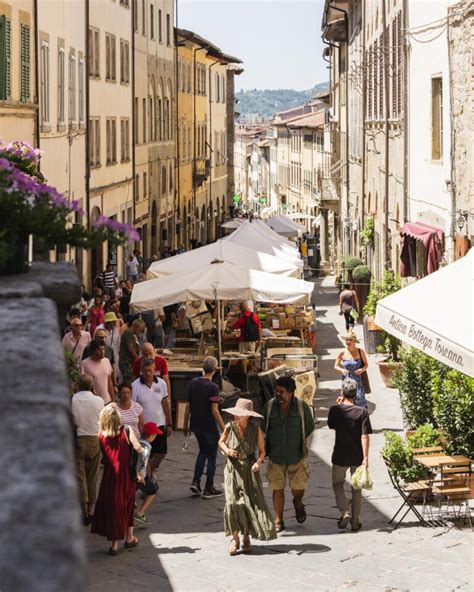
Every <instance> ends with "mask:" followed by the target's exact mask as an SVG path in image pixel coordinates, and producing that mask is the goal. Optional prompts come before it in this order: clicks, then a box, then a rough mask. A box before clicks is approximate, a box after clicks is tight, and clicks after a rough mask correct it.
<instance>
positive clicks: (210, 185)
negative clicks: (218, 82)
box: [208, 60, 220, 240]
mask: <svg viewBox="0 0 474 592" xmlns="http://www.w3.org/2000/svg"><path fill="white" fill-rule="evenodd" d="M219 63H220V60H216V61H215V62H213V63H212V64H211V65H210V66H209V150H210V154H209V164H210V166H209V204H210V203H211V201H212V155H213V153H214V150H213V149H212V71H211V70H212V68H214V66H217V64H219ZM213 216H214V211H212V212H211V218H213ZM208 240H209V237H208Z"/></svg>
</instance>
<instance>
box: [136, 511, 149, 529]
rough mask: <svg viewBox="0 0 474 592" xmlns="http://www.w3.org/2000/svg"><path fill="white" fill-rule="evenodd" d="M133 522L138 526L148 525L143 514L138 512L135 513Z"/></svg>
mask: <svg viewBox="0 0 474 592" xmlns="http://www.w3.org/2000/svg"><path fill="white" fill-rule="evenodd" d="M135 522H138V523H139V524H144V525H145V526H146V525H148V518H147V517H146V516H145V514H140V513H139V512H137V513H136V514H135Z"/></svg>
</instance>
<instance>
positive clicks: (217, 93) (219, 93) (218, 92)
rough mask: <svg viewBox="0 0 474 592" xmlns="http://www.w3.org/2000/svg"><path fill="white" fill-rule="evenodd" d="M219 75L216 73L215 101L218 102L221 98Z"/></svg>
mask: <svg viewBox="0 0 474 592" xmlns="http://www.w3.org/2000/svg"><path fill="white" fill-rule="evenodd" d="M220 78H221V77H220V75H219V74H216V99H215V100H216V102H217V103H219V102H220V100H221V80H220Z"/></svg>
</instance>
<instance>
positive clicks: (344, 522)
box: [337, 514, 351, 530]
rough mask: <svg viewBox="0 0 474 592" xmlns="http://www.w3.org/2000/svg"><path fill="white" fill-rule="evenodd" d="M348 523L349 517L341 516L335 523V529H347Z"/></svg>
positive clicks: (347, 515)
mask: <svg viewBox="0 0 474 592" xmlns="http://www.w3.org/2000/svg"><path fill="white" fill-rule="evenodd" d="M350 521H351V515H350V514H344V516H341V517H340V518H339V520H338V521H337V527H338V528H340V529H341V530H344V529H345V528H347V525H348V524H349V522H350Z"/></svg>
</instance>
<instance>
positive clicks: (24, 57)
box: [21, 25, 30, 103]
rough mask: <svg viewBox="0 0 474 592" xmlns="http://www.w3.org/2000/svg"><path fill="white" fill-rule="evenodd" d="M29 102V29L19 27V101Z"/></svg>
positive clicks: (22, 26) (26, 26)
mask: <svg viewBox="0 0 474 592" xmlns="http://www.w3.org/2000/svg"><path fill="white" fill-rule="evenodd" d="M29 100H30V27H28V25H21V101H22V103H28V102H29Z"/></svg>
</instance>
